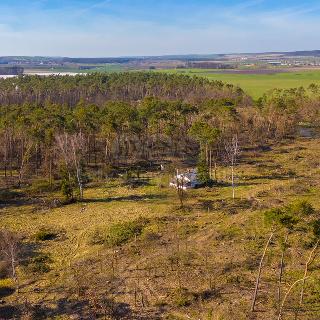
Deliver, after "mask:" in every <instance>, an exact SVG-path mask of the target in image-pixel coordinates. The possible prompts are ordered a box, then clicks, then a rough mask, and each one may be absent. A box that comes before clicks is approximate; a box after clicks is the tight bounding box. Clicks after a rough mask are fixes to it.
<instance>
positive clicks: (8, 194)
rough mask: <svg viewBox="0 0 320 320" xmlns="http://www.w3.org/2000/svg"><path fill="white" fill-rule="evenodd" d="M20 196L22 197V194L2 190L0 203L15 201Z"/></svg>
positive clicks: (0, 191)
mask: <svg viewBox="0 0 320 320" xmlns="http://www.w3.org/2000/svg"><path fill="white" fill-rule="evenodd" d="M19 196H21V194H20V193H19V192H16V191H12V190H10V189H1V190H0V202H2V201H8V200H12V199H15V198H17V197H19Z"/></svg>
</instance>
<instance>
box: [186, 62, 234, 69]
mask: <svg viewBox="0 0 320 320" xmlns="http://www.w3.org/2000/svg"><path fill="white" fill-rule="evenodd" d="M187 67H188V68H198V69H234V68H235V66H234V65H232V64H229V63H218V62H213V61H197V62H188V63H187Z"/></svg>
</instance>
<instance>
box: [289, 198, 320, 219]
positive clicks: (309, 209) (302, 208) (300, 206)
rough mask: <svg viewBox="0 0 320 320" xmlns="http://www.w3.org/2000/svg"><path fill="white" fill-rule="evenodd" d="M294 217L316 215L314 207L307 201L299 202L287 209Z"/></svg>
mask: <svg viewBox="0 0 320 320" xmlns="http://www.w3.org/2000/svg"><path fill="white" fill-rule="evenodd" d="M287 209H288V211H290V213H291V214H292V215H301V216H310V215H312V214H314V213H315V209H314V208H313V206H312V205H311V204H310V203H309V202H308V201H306V200H297V201H295V202H293V203H291V204H290V205H288V207H287Z"/></svg>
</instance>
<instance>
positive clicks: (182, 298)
mask: <svg viewBox="0 0 320 320" xmlns="http://www.w3.org/2000/svg"><path fill="white" fill-rule="evenodd" d="M171 300H172V303H173V304H174V305H175V306H176V307H187V306H189V305H190V304H191V303H192V302H193V301H194V295H193V294H192V293H190V292H189V291H188V289H185V288H180V289H175V290H174V291H173V292H172V293H171Z"/></svg>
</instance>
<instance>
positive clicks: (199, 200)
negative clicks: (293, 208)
mask: <svg viewBox="0 0 320 320" xmlns="http://www.w3.org/2000/svg"><path fill="white" fill-rule="evenodd" d="M319 152H320V144H319V141H318V140H299V141H297V142H295V143H288V144H287V145H282V146H273V147H272V150H271V151H268V152H262V153H259V154H258V155H257V154H256V153H253V152H245V153H243V158H242V161H241V164H240V165H239V166H238V168H237V172H238V185H239V186H238V187H237V190H236V197H237V198H236V199H235V200H234V201H233V200H232V199H231V195H232V192H231V187H230V186H228V185H225V186H219V187H215V188H213V189H198V190H190V191H188V192H187V198H186V200H185V209H184V210H181V209H179V200H178V198H177V195H176V193H175V191H174V190H171V189H169V188H166V187H165V188H163V187H160V186H159V185H160V183H159V181H160V180H165V179H163V178H161V177H159V176H154V177H153V178H152V181H153V183H151V185H149V186H144V187H139V188H134V189H130V188H126V187H119V186H117V183H116V182H113V183H112V184H106V185H101V186H99V187H95V188H91V189H87V190H86V192H85V198H86V199H88V200H87V201H86V202H83V203H74V204H70V205H66V206H61V207H58V208H53V209H48V208H42V207H41V206H39V205H38V204H37V205H35V204H30V203H27V204H24V203H23V201H21V202H19V203H15V204H11V205H10V204H9V205H7V206H3V207H2V208H0V218H1V220H0V226H1V227H6V228H9V229H11V230H14V231H16V232H18V233H20V234H23V235H24V241H23V244H24V250H25V260H24V261H23V263H21V266H20V267H19V276H20V282H21V290H20V293H19V294H18V293H14V294H11V295H8V296H6V297H4V298H3V299H4V300H5V301H6V305H5V306H9V305H19V304H20V310H23V312H24V313H25V314H33V317H34V318H37V317H38V318H41V317H42V318H50V319H54V318H56V319H74V315H75V314H77V315H78V316H79V317H82V318H84V319H89V318H90V317H91V318H95V317H96V318H98V317H99V314H100V315H103V314H104V313H105V314H108V315H111V316H110V317H111V318H112V317H113V318H114V319H117V317H118V318H121V316H120V315H121V314H122V318H124V319H157V318H164V319H210V320H211V319H213V320H216V319H217V320H218V319H219V320H220V319H230V320H231V319H232V320H233V319H235V318H236V319H238V320H241V319H251V318H252V319H271V318H274V317H275V315H274V314H275V312H276V302H275V292H276V279H277V267H278V264H279V255H280V245H279V239H280V238H281V236H282V234H281V233H280V234H279V235H278V237H277V238H276V239H275V240H274V242H273V243H272V247H271V249H270V250H269V252H268V255H267V259H266V262H265V265H266V267H265V269H264V271H263V277H262V282H261V293H260V294H259V297H258V307H257V310H258V312H257V313H255V314H254V315H252V314H250V312H249V309H250V307H249V306H250V299H251V296H252V291H253V286H254V280H255V274H256V270H257V261H258V258H259V255H260V252H261V250H262V249H261V248H262V246H263V245H264V242H265V239H266V237H267V235H268V232H269V230H268V227H267V226H265V225H264V222H263V211H264V210H265V209H267V208H272V207H275V206H281V205H282V204H286V203H289V202H291V201H293V200H295V199H305V200H308V201H310V202H311V203H312V204H313V205H314V207H315V208H316V209H317V210H319V209H320V203H319V201H318V194H319V188H320V182H319V181H320V180H319V177H320V171H319V164H320V160H319V157H318V155H319ZM218 174H219V177H220V179H221V178H224V180H225V178H226V177H228V175H229V170H228V168H220V170H219V172H218ZM50 196H51V197H57V195H50ZM140 217H142V218H147V219H148V223H147V224H146V225H145V226H144V228H143V230H141V232H140V233H139V234H137V235H136V236H135V237H132V238H130V239H129V241H128V242H127V243H125V244H123V245H122V246H118V247H110V245H103V244H93V243H92V241H90V239H91V237H92V235H93V234H94V232H95V231H96V230H97V229H100V230H105V229H106V228H110V226H112V225H115V224H119V223H123V222H128V221H136V220H137V219H139V218H140ZM44 228H45V229H46V230H54V233H55V235H56V236H55V237H54V238H53V239H50V240H47V241H36V239H35V235H36V234H37V233H38V232H39V230H42V229H44ZM308 242H310V236H309V235H308V234H306V233H305V232H303V231H299V232H297V233H296V234H295V235H293V236H292V238H291V239H290V248H289V249H288V252H287V255H286V261H287V264H286V268H285V275H284V284H283V287H284V289H287V288H288V287H289V286H290V284H291V283H292V282H294V281H295V280H296V279H297V278H299V277H301V276H302V274H303V263H304V261H305V259H306V256H307V254H308V250H309V249H308ZM41 255H45V256H47V257H48V259H47V260H46V261H45V263H46V264H47V266H48V270H44V271H46V272H35V271H32V269H30V261H31V260H30V259H34V258H35V257H39V256H40V257H42V256H41ZM33 261H34V260H33ZM36 261H37V260H36ZM319 264H320V260H319V259H318V260H316V261H315V263H314V268H313V269H312V279H314V280H312V281H310V283H309V284H308V288H307V294H306V297H307V298H306V302H307V304H306V307H307V309H308V312H304V313H303V314H301V315H300V317H299V319H314V320H316V319H319V317H320V313H319V311H318V310H317V308H319V307H320V305H319V304H318V302H319V300H317V299H318V298H319V287H320V284H319V281H318V280H317V279H319V278H318V277H319V275H320V274H319V271H318V270H317V268H316V266H319ZM30 270H31V271H30ZM317 281H318V282H317ZM177 290H178V291H177ZM296 296H297V292H295V294H294V295H293V296H292V298H291V300H290V301H291V304H292V305H294V303H296V300H295V299H296ZM0 298H1V297H0ZM26 299H27V301H28V305H29V307H26V306H24V307H22V306H23V305H24V303H25V301H26ZM34 305H37V306H38V309H39V310H43V312H44V314H45V316H44V315H41V313H40V314H38V315H35V312H34V310H33V308H32V306H34ZM1 308H4V307H2V306H0V312H1V310H2V311H3V310H4V309H1ZM129 309H130V312H129V311H128V310H129ZM4 311H5V310H4ZM95 312H96V313H95ZM125 314H126V315H125ZM290 316H291V318H290ZM285 319H292V312H291V310H286V312H285Z"/></svg>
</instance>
